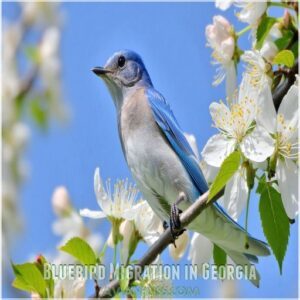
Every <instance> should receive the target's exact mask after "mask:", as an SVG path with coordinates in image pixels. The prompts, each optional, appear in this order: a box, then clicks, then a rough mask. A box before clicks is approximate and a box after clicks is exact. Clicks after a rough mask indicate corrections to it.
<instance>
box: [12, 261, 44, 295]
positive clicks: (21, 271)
mask: <svg viewBox="0 0 300 300" xmlns="http://www.w3.org/2000/svg"><path fill="white" fill-rule="evenodd" d="M12 267H13V271H14V274H15V275H16V279H15V280H14V281H13V283H12V284H13V286H14V287H16V288H18V289H21V290H24V291H27V292H34V293H38V294H39V295H40V296H41V297H42V298H45V297H47V293H46V287H47V286H46V282H45V280H44V278H43V275H42V274H41V272H40V271H39V269H38V268H37V266H36V265H35V264H33V263H25V264H20V265H14V264H12Z"/></svg>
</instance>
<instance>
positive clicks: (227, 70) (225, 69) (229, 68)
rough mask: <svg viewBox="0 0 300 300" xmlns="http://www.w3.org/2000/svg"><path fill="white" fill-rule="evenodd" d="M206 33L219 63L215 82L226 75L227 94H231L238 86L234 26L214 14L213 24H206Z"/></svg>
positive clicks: (215, 59)
mask: <svg viewBox="0 0 300 300" xmlns="http://www.w3.org/2000/svg"><path fill="white" fill-rule="evenodd" d="M205 34H206V38H207V42H208V45H209V47H211V48H212V49H213V53H212V57H213V58H214V63H215V64H217V65H219V68H218V70H217V72H218V73H217V75H216V78H215V81H214V83H213V84H214V85H217V84H219V83H221V82H222V81H223V80H224V78H225V77H226V90H227V95H228V96H231V95H232V93H233V91H234V90H235V88H236V71H235V64H234V61H233V55H234V49H235V42H234V30H233V27H232V25H231V24H230V23H229V22H228V20H227V19H225V18H224V17H222V16H214V18H213V24H210V25H208V26H206V29H205Z"/></svg>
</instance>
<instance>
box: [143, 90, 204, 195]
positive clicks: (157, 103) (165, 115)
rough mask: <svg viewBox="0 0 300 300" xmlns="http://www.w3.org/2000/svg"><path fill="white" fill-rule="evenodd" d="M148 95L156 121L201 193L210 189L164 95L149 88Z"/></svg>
mask: <svg viewBox="0 0 300 300" xmlns="http://www.w3.org/2000/svg"><path fill="white" fill-rule="evenodd" d="M147 97H148V100H149V104H150V107H151V109H152V111H153V115H154V118H155V121H156V123H157V124H158V125H159V127H160V128H161V130H162V132H163V133H164V135H165V136H166V138H167V140H168V141H169V143H170V145H171V146H172V148H173V150H174V151H175V153H176V154H177V155H178V157H179V159H180V160H181V162H182V164H183V165H184V167H185V168H186V170H187V172H188V174H189V175H190V177H191V179H192V181H193V183H194V184H195V186H196V187H197V190H198V191H199V193H200V195H202V194H203V193H205V192H206V191H207V190H208V186H207V183H206V180H205V178H204V175H203V173H202V171H201V169H200V166H199V163H198V161H197V159H196V156H195V154H194V152H193V150H192V148H191V146H190V144H189V142H188V141H187V139H186V137H185V136H184V133H183V132H182V130H181V128H180V127H179V124H178V123H177V120H176V118H175V116H174V114H173V112H172V110H171V108H170V106H169V105H168V103H167V102H166V100H165V99H164V98H163V96H162V95H160V94H159V93H158V92H156V91H155V90H154V89H148V90H147Z"/></svg>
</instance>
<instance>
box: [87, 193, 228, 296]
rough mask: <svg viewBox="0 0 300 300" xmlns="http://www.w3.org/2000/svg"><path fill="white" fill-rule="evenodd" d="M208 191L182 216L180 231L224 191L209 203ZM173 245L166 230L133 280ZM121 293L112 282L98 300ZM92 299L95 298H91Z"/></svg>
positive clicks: (101, 292)
mask: <svg viewBox="0 0 300 300" xmlns="http://www.w3.org/2000/svg"><path fill="white" fill-rule="evenodd" d="M208 193H209V192H208V191H207V192H206V193H205V194H203V195H202V196H200V197H199V198H198V199H197V201H195V202H194V203H193V204H192V205H191V206H190V207H189V208H188V209H187V210H185V211H184V212H183V213H182V214H181V215H180V221H181V228H179V229H178V232H180V231H181V230H182V229H183V228H184V227H186V226H187V225H188V224H190V223H191V222H192V221H193V220H194V219H195V218H196V217H197V216H198V215H199V214H200V213H201V212H202V211H203V210H204V209H205V208H206V207H208V206H210V205H211V204H212V203H213V202H215V201H216V200H217V199H219V198H220V197H221V196H222V195H223V193H224V191H223V190H222V191H221V192H220V193H219V194H218V195H216V196H215V197H214V198H213V199H211V201H209V202H208ZM171 243H173V238H172V235H171V230H170V228H168V229H166V230H165V232H164V233H163V234H162V235H161V236H160V237H159V239H158V240H157V241H156V242H155V243H154V244H153V245H152V246H151V247H150V248H149V249H148V251H147V252H146V253H145V254H144V256H143V257H142V258H141V259H140V260H139V262H138V263H137V264H135V268H134V272H133V279H132V281H134V279H136V278H138V277H139V276H140V275H141V274H142V273H143V271H144V268H145V266H147V265H150V264H151V263H152V262H153V261H154V260H155V259H156V257H157V256H158V255H159V254H161V253H162V252H163V251H164V250H165V249H166V248H167V247H168V245H169V244H171ZM119 291H120V282H119V281H118V280H112V281H111V282H109V283H108V284H107V285H106V286H104V287H101V289H100V291H99V293H98V298H112V297H113V296H114V295H115V294H116V293H118V292H119ZM90 298H94V296H91V297H90Z"/></svg>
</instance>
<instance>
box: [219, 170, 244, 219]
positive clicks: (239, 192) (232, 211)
mask: <svg viewBox="0 0 300 300" xmlns="http://www.w3.org/2000/svg"><path fill="white" fill-rule="evenodd" d="M248 192H249V189H248V186H247V181H246V170H245V168H240V169H239V170H238V171H237V172H236V173H235V174H234V176H233V177H232V178H231V180H230V181H229V182H228V183H227V185H226V187H225V193H224V197H223V201H222V202H223V203H222V204H223V207H224V208H225V210H226V211H227V213H228V214H229V215H230V216H231V217H232V218H233V219H234V220H235V221H237V220H238V218H239V216H240V214H241V212H242V211H243V209H244V208H245V206H246V204H247V198H248Z"/></svg>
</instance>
